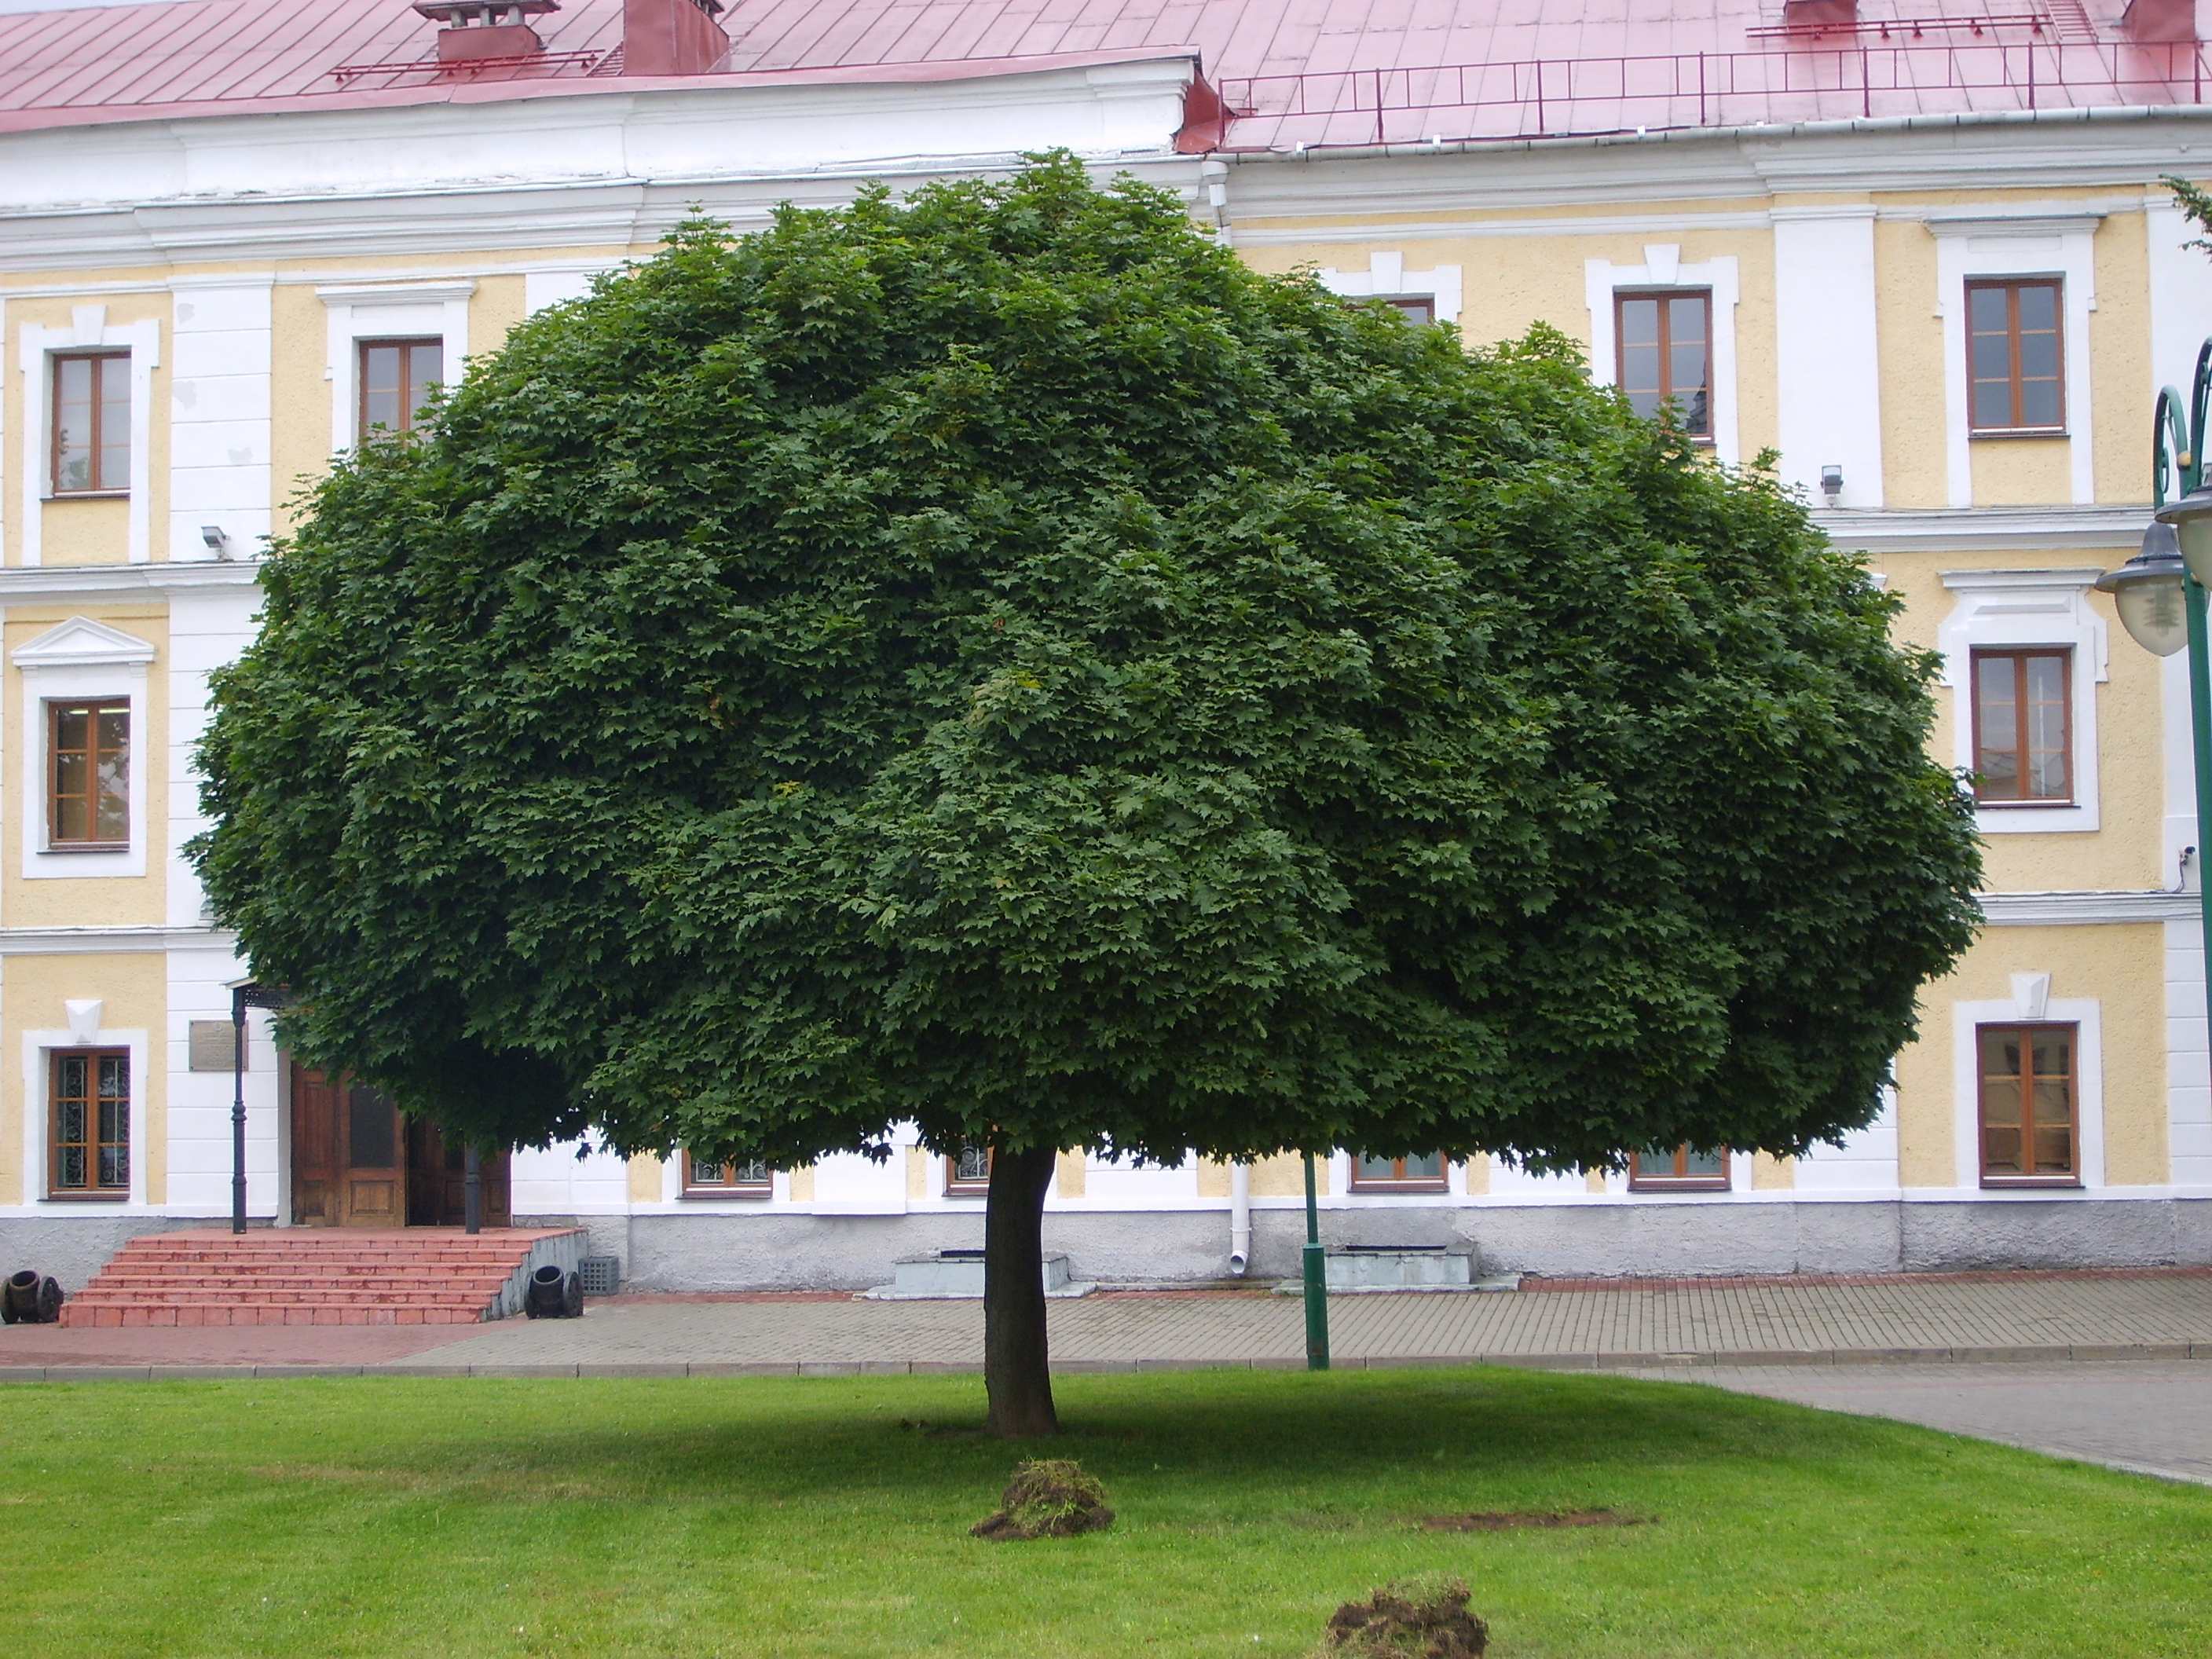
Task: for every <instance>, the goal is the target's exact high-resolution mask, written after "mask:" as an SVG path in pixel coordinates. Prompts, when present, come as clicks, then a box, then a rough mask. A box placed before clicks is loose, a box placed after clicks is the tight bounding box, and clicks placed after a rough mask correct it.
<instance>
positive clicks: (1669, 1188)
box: [1628, 1146, 1729, 1193]
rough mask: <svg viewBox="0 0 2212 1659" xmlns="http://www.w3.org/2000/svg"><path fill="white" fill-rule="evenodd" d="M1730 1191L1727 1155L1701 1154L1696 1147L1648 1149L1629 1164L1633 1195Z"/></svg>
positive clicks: (1633, 1155)
mask: <svg viewBox="0 0 2212 1659" xmlns="http://www.w3.org/2000/svg"><path fill="white" fill-rule="evenodd" d="M1728 1189H1729V1166H1728V1154H1727V1153H1726V1152H1699V1150H1698V1149H1697V1148H1696V1147H1694V1146H1673V1147H1668V1146H1646V1147H1645V1148H1644V1150H1643V1151H1642V1152H1635V1153H1632V1154H1631V1155H1630V1157H1629V1160H1628V1190H1629V1191H1630V1192H1632V1193H1724V1192H1726V1191H1728Z"/></svg>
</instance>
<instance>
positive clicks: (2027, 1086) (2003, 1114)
mask: <svg viewBox="0 0 2212 1659" xmlns="http://www.w3.org/2000/svg"><path fill="white" fill-rule="evenodd" d="M1974 1035H1975V1037H1976V1039H1977V1041H1978V1045H1979V1047H1980V1049H1981V1075H1982V1089H1981V1097H1982V1098H1981V1108H1982V1110H1981V1117H1982V1185H1984V1187H2074V1186H2079V1185H2080V1184H2081V1163H2080V1157H2081V1154H2080V1152H2079V1151H2078V1148H2079V1146H2080V1141H2081V1137H2080V1134H2079V1133H2078V1128H2077V1126H2076V1124H2075V1108H2074V1056H2075V1053H2076V1052H2077V1051H2078V1048H2079V1047H2080V1045H2079V1043H2078V1042H2076V1040H2075V1036H2076V1028H2075V1027H2074V1026H2072V1025H1983V1026H1978V1027H1977V1028H1976V1029H1975V1033H1974Z"/></svg>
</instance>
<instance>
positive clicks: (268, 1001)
mask: <svg viewBox="0 0 2212 1659" xmlns="http://www.w3.org/2000/svg"><path fill="white" fill-rule="evenodd" d="M287 1000H289V999H288V998H287V996H286V995H285V994H284V993H283V991H281V990H277V989H275V988H273V987H270V986H266V985H256V984H255V983H254V982H253V981H252V980H246V981H241V982H240V983H239V984H236V985H234V986H232V987H230V1230H231V1231H233V1232H234V1233H242V1232H244V1231H246V1010H247V1009H248V1008H272V1009H273V1008H282V1007H283V1006H284V1004H285V1003H286V1001H287Z"/></svg>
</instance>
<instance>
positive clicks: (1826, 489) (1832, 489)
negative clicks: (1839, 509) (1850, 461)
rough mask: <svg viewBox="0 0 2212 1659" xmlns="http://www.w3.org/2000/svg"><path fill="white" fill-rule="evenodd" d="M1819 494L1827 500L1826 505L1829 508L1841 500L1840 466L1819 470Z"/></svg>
mask: <svg viewBox="0 0 2212 1659" xmlns="http://www.w3.org/2000/svg"><path fill="white" fill-rule="evenodd" d="M1820 493H1821V494H1822V495H1826V497H1827V498H1828V505H1829V506H1830V507H1833V506H1834V505H1835V504H1836V503H1837V502H1838V501H1841V500H1842V499H1843V497H1844V469H1843V468H1841V467H1840V466H1824V467H1822V468H1821V469H1820Z"/></svg>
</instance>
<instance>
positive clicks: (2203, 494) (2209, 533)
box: [2158, 488, 2212, 587]
mask: <svg viewBox="0 0 2212 1659" xmlns="http://www.w3.org/2000/svg"><path fill="white" fill-rule="evenodd" d="M2158 521H2159V522H2160V523H2161V524H2169V525H2172V526H2173V528H2174V530H2175V532H2177V533H2178V534H2179V537H2180V538H2181V556H2182V557H2183V558H2184V559H2186V560H2187V561H2188V562H2189V574H2191V575H2192V576H2194V577H2196V578H2197V582H2198V584H2199V585H2200V586H2206V587H2212V489H2204V488H2199V489H2192V490H2191V491H2190V492H2189V493H2188V494H2187V495H2184V496H2183V497H2182V498H2181V499H2180V500H2179V501H2173V502H2170V503H2168V504H2167V505H2166V506H2165V507H2160V509H2159V513H2158Z"/></svg>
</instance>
